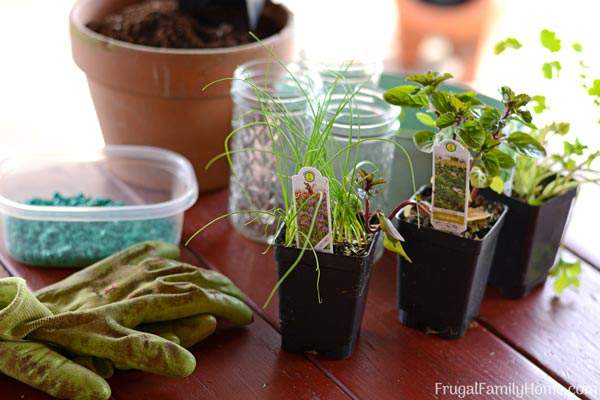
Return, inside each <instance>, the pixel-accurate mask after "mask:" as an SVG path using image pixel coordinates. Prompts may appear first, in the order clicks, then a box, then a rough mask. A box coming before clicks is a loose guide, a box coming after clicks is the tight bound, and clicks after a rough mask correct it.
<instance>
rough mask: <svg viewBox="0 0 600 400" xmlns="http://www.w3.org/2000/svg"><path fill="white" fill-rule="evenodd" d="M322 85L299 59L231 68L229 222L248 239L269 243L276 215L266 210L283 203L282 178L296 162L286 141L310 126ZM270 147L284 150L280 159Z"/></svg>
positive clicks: (284, 177) (281, 205)
mask: <svg viewBox="0 0 600 400" xmlns="http://www.w3.org/2000/svg"><path fill="white" fill-rule="evenodd" d="M286 69H287V70H286ZM322 86H323V85H322V82H321V79H320V78H319V75H318V74H316V73H315V72H311V71H308V70H306V69H304V68H302V67H300V66H299V65H298V64H288V65H286V66H285V68H284V67H283V66H282V65H280V64H279V63H277V62H275V61H262V60H259V61H252V62H249V63H246V64H243V65H241V66H239V67H238V68H237V69H236V71H235V74H234V81H233V83H232V87H231V97H232V99H233V119H232V129H233V131H232V132H233V133H232V135H231V143H230V146H229V149H230V150H229V151H230V155H231V163H232V164H231V175H230V181H229V211H230V212H231V213H233V214H232V215H231V222H232V224H233V226H234V227H235V228H236V229H237V230H238V231H239V232H240V233H241V234H242V235H244V236H246V237H247V238H249V239H252V240H255V241H258V242H263V243H268V242H270V241H271V240H272V239H273V236H274V234H275V233H276V232H275V230H276V228H277V227H276V223H277V221H276V218H274V217H273V216H272V215H268V214H267V213H264V211H272V210H274V209H276V208H283V206H284V204H283V198H282V193H281V183H280V179H289V176H288V175H289V174H290V173H291V171H293V170H294V168H295V164H294V163H293V159H290V157H289V155H290V154H289V152H286V148H285V146H288V145H289V140H288V139H290V138H294V137H298V135H304V133H305V132H306V131H308V130H310V129H311V126H312V123H311V121H312V118H311V117H310V112H309V104H310V103H309V99H310V102H312V101H314V100H315V99H316V98H317V97H318V96H320V95H321V93H322ZM284 136H287V137H286V138H284ZM226 145H227V143H226ZM274 149H276V150H277V152H278V153H279V152H282V151H283V152H286V153H288V154H286V157H283V158H282V157H279V160H278V157H276V156H275V154H274V153H273V150H274ZM284 158H285V160H284ZM292 158H293V157H292ZM253 211H259V212H253ZM260 211H263V213H261V212H260Z"/></svg>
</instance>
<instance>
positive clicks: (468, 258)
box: [396, 188, 507, 339]
mask: <svg viewBox="0 0 600 400" xmlns="http://www.w3.org/2000/svg"><path fill="white" fill-rule="evenodd" d="M426 190H429V191H431V188H421V189H420V190H419V192H420V193H423V192H424V191H426ZM503 207H504V211H503V212H502V214H501V215H500V217H499V218H498V220H497V221H496V223H495V224H494V226H493V227H492V228H491V229H490V230H489V232H488V233H487V234H486V235H485V236H484V237H483V239H481V240H474V239H465V238H463V237H460V236H456V235H453V234H450V233H446V232H442V231H438V230H435V229H431V228H426V227H421V228H420V229H419V228H418V227H417V225H416V224H412V223H408V222H405V221H403V220H402V219H400V218H396V223H397V226H398V231H399V232H400V234H401V235H402V236H403V237H404V240H405V242H404V243H403V246H404V249H405V250H406V253H407V254H408V255H409V257H410V258H411V259H412V261H413V262H412V263H409V262H406V261H404V259H403V258H401V257H398V274H397V278H398V308H399V319H400V321H401V322H402V323H403V324H404V325H407V326H410V327H413V328H417V329H420V330H423V331H425V332H428V333H435V334H437V335H439V336H441V337H443V338H447V339H457V338H460V337H462V336H463V335H464V334H465V332H466V331H467V328H468V327H469V323H470V322H471V320H472V319H473V318H475V317H476V316H477V315H478V314H479V306H480V305H481V300H482V299H483V294H484V292H485V287H486V284H487V280H488V276H489V273H490V268H491V266H492V261H493V258H494V252H495V249H496V243H497V241H498V236H499V234H500V230H501V229H502V224H503V223H504V219H505V216H506V211H507V207H506V206H503ZM399 215H400V214H399Z"/></svg>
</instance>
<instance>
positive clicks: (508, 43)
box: [494, 38, 523, 55]
mask: <svg viewBox="0 0 600 400" xmlns="http://www.w3.org/2000/svg"><path fill="white" fill-rule="evenodd" d="M521 47H523V45H522V44H521V42H519V41H518V40H517V39H515V38H506V39H504V40H502V41H500V42H498V43H496V46H494V54H496V55H497V54H500V53H502V52H504V50H506V49H515V50H516V49H520V48H521Z"/></svg>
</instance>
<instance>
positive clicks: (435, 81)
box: [406, 72, 453, 87]
mask: <svg viewBox="0 0 600 400" xmlns="http://www.w3.org/2000/svg"><path fill="white" fill-rule="evenodd" d="M451 78H453V76H452V74H449V73H444V74H440V73H438V72H428V73H426V74H416V75H410V76H407V77H406V80H407V81H409V82H415V83H418V84H420V85H422V86H433V87H437V86H438V85H439V84H440V83H442V82H444V81H445V80H448V79H451Z"/></svg>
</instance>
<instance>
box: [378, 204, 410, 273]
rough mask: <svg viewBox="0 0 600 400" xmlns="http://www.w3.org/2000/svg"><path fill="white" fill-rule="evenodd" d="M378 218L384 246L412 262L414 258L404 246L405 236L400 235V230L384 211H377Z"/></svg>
mask: <svg viewBox="0 0 600 400" xmlns="http://www.w3.org/2000/svg"><path fill="white" fill-rule="evenodd" d="M377 219H378V220H379V227H380V228H381V231H382V232H383V246H384V247H385V248H386V249H388V250H389V251H391V252H393V253H396V254H398V255H400V256H401V257H403V258H404V259H405V260H406V261H408V262H410V263H412V260H411V259H410V257H409V256H408V254H406V251H405V250H404V247H402V242H403V241H404V238H403V237H402V235H400V232H398V230H397V229H396V227H395V226H394V224H393V223H392V221H390V220H389V219H388V217H386V216H385V214H384V213H382V212H378V213H377Z"/></svg>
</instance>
